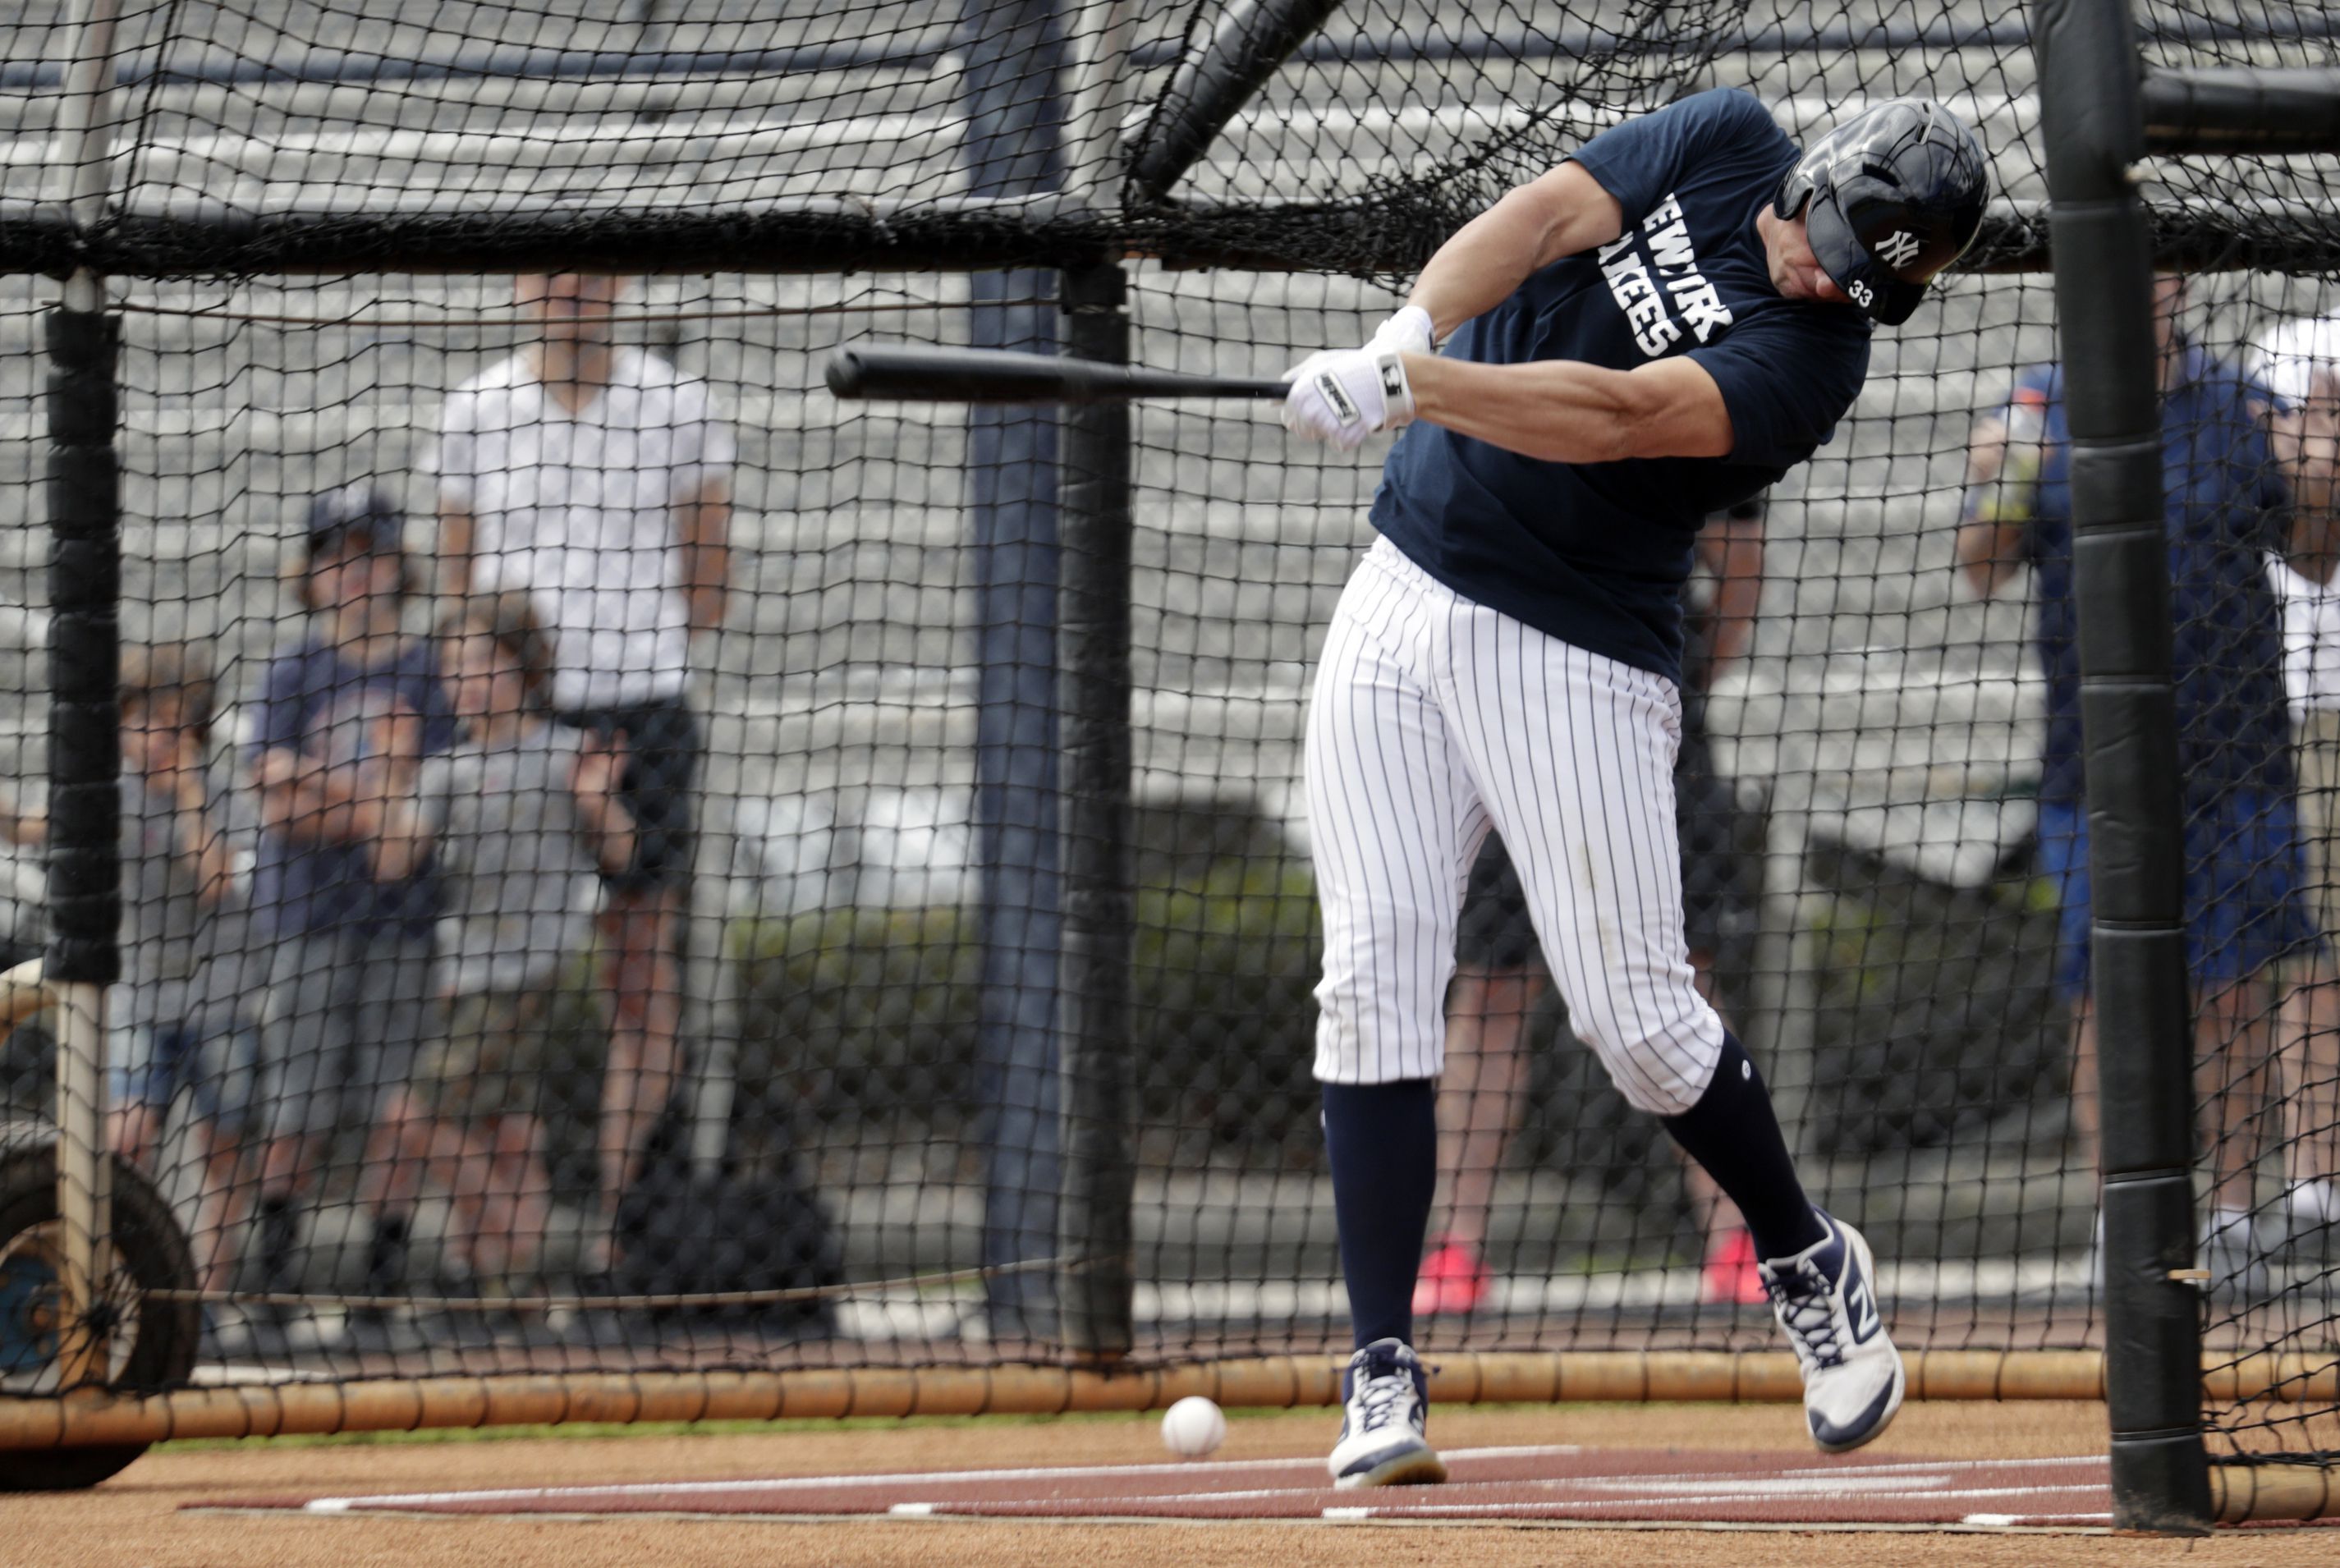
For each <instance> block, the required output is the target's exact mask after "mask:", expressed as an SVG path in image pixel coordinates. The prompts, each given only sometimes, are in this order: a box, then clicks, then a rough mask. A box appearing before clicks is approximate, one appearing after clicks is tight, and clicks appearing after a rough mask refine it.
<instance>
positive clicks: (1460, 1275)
mask: <svg viewBox="0 0 2340 1568" xmlns="http://www.w3.org/2000/svg"><path fill="white" fill-rule="evenodd" d="M1486 1296H1487V1265H1485V1264H1484V1263H1482V1262H1481V1261H1480V1258H1479V1253H1478V1249H1476V1248H1475V1247H1473V1246H1472V1245H1470V1244H1469V1243H1468V1242H1461V1241H1457V1240H1455V1239H1454V1238H1453V1236H1443V1237H1441V1238H1440V1239H1439V1243H1438V1245H1437V1246H1436V1247H1435V1248H1434V1249H1433V1251H1432V1252H1431V1255H1429V1256H1428V1257H1425V1258H1423V1260H1422V1273H1421V1274H1419V1275H1416V1276H1415V1278H1414V1282H1413V1315H1415V1316H1416V1317H1437V1316H1441V1315H1460V1314H1462V1313H1466V1312H1476V1311H1478V1310H1479V1304H1480V1303H1481V1302H1482V1301H1483V1300H1485V1299H1486Z"/></svg>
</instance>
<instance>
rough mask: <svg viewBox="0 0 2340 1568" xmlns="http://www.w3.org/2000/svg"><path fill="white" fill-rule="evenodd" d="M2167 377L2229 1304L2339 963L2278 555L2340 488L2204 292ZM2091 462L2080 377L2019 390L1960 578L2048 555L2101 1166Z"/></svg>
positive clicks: (2067, 902)
mask: <svg viewBox="0 0 2340 1568" xmlns="http://www.w3.org/2000/svg"><path fill="white" fill-rule="evenodd" d="M2155 307H2156V308H2155V312H2154V323H2155V329H2156V333H2157V339H2158V346H2159V349H2160V355H2159V362H2160V368H2161V387H2160V392H2161V410H2162V420H2161V428H2162V475H2163V480H2162V482H2163V492H2164V494H2165V496H2166V514H2167V515H2166V527H2167V532H2168V536H2169V568H2170V571H2169V576H2170V603H2169V610H2170V616H2171V621H2172V628H2173V639H2174V647H2173V649H2172V664H2173V668H2174V673H2175V676H2176V709H2177V713H2176V718H2177V726H2178V766H2179V777H2180V779H2182V781H2183V786H2184V802H2183V803H2184V809H2185V814H2186V826H2185V839H2186V843H2185V851H2186V886H2185V910H2186V965H2187V968H2188V970H2189V971H2190V978H2191V980H2192V982H2193V987H2194V995H2195V1007H2196V1045H2195V1057H2196V1062H2197V1063H2198V1064H2199V1067H2200V1074H2201V1086H2200V1092H2201V1093H2202V1094H2203V1095H2204V1096H2206V1097H2209V1098H2211V1099H2214V1100H2215V1101H2216V1104H2217V1106H2218V1107H2219V1112H2218V1116H2219V1117H2220V1125H2217V1126H2210V1127H2207V1128H2206V1131H2207V1132H2208V1133H2209V1135H2210V1136H2211V1138H2212V1144H2213V1147H2212V1154H2211V1164H2212V1167H2213V1176H2212V1184H2211V1188H2210V1192H2209V1195H2208V1203H2207V1205H2206V1212H2205V1214H2204V1216H2203V1226H2202V1252H2203V1257H2204V1265H2205V1266H2206V1268H2207V1269H2208V1270H2209V1272H2210V1275H2211V1288H2212V1290H2213V1291H2214V1292H2215V1293H2216V1294H2218V1295H2226V1296H2243V1297H2250V1296H2256V1295H2259V1294H2260V1293H2261V1292H2263V1291H2264V1290H2265V1288H2266V1284H2267V1275H2266V1266H2265V1260H2264V1252H2263V1249H2262V1247H2261V1245H2260V1244H2259V1243H2260V1238H2259V1237H2258V1236H2257V1234H2256V1222H2255V1220H2254V1218H2253V1216H2254V1214H2255V1212H2256V1209H2257V1208H2258V1200H2257V1196H2256V1174H2257V1173H2256V1166H2257V1164H2258V1159H2259V1156H2260V1152H2261V1149H2260V1144H2261V1139H2262V1137H2263V1124H2264V1123H2265V1122H2266V1119H2267V1118H2266V1116H2265V1114H2264V1112H2265V1107H2263V1105H2262V1104H2261V1100H2262V1098H2263V1096H2264V1093H2265V1089H2266V1078H2267V1075H2268V1073H2269V1072H2270V1070H2271V1067H2272V1066H2273V1062H2274V1058H2275V1056H2276V1038H2275V1021H2276V1018H2277V1017H2278V1016H2279V1014H2280V1013H2282V1012H2284V1011H2285V1010H2288V1009H2290V1008H2291V1007H2293V1005H2294V1004H2295V1001H2296V999H2297V998H2296V992H2297V991H2298V989H2299V987H2300V985H2301V983H2302V982H2303V981H2305V980H2307V979H2309V978H2311V977H2312V976H2313V974H2314V973H2315V970H2316V969H2317V968H2319V967H2320V966H2321V963H2322V961H2323V953H2322V948H2323V942H2322V938H2321V936H2320V934H2319V933H2318V931H2317V929H2316V926H2315V920H2314V918H2313V917H2312V916H2311V914H2310V913H2309V910H2308V907H2307V904H2306V901H2305V898H2304V897H2303V894H2302V886H2301V885H2302V881H2303V874H2304V867H2303V865H2302V863H2301V855H2300V833H2299V822H2298V817H2297V811H2296V805H2295V799H2294V794H2293V786H2294V777H2293V769H2292V757H2291V734H2290V721H2289V717H2288V714H2287V712H2286V709H2285V690H2284V678H2283V643H2282V631H2281V626H2282V621H2281V612H2280V610H2279V607H2278V606H2277V604H2276V599H2275V595H2274V591H2273V590H2272V589H2271V588H2270V586H2269V585H2268V582H2267V580H2266V571H2265V562H2266V559H2267V557H2268V556H2269V555H2271V554H2285V553H2288V552H2289V551H2291V549H2292V548H2293V545H2294V535H2293V531H2292V529H2291V526H2290V524H2291V521H2292V517H2293V513H2294V509H2295V498H2296V497H2297V496H2299V495H2300V494H2301V493H2302V492H2303V491H2306V490H2311V489H2314V490H2322V491H2328V489H2329V485H2330V475H2329V472H2328V469H2329V458H2328V455H2327V456H2326V457H2325V458H2324V459H2322V460H2321V461H2322V462H2323V466H2324V468H2325V470H2326V471H2325V473H2323V474H2322V475H2321V476H2320V477H2319V476H2317V475H2315V474H2311V473H2309V472H2307V471H2305V469H2304V468H2303V466H2302V464H2303V461H2304V460H2305V458H2306V457H2307V456H2308V454H2305V453H2303V452H2297V451H2295V452H2293V453H2292V456H2291V458H2290V460H2289V461H2285V459H2284V457H2283V456H2282V455H2281V454H2279V453H2278V452H2277V451H2276V447H2275V445H2274V443H2273V442H2271V440H2270V422H2269V415H2270V412H2271V411H2272V410H2274V409H2276V408H2277V407H2278V406H2279V403H2280V400H2278V399H2276V398H2275V397H2273V396H2272V395H2271V394H2269V392H2267V391H2266V389H2265V388H2263V387H2261V386H2259V385H2257V384H2256V383H2255V382H2252V381H2250V380H2248V379H2247V378H2246V376H2244V375H2243V374H2242V373H2241V372H2238V371H2237V370H2236V369H2234V368H2233V367H2231V366H2228V365H2226V364H2222V363H2221V362H2218V361H2217V360H2216V359H2214V358H2213V357H2212V356H2210V355H2209V354H2208V353H2206V352H2204V351H2202V350H2201V349H2200V348H2198V347H2196V345H2194V344H2193V343H2191V342H2188V341H2187V339H2186V334H2185V333H2184V332H2183V331H2182V330H2181V319H2182V317H2183V314H2184V313H2185V311H2186V284H2185V280H2184V279H2182V278H2179V277H2176V276H2163V277H2160V278H2157V280H2156V282H2155ZM2072 488H2073V487H2072V452H2071V442H2070V432H2069V429H2068V426H2067V422H2066V414H2065V409H2064V394H2063V378H2062V375H2061V372H2059V371H2058V370H2057V369H2056V368H2054V367H2040V368H2036V369H2033V370H2030V371H2028V372H2024V373H2023V374H2022V375H2021V376H2019V377H2018V379H2017V382H2016V384H2015V386H2014V387H2013V389H2012V390H2011V392H2009V395H2008V402H2007V403H2006V404H2005V405H2004V406H2003V407H2002V408H2000V409H1999V410H1998V411H1997V412H1993V413H1992V414H1990V415H1988V416H1986V417H1985V418H1984V419H1982V420H1981V421H1979V422H1978V423H1977V425H1976V427H1975V429H1974V432H1973V435H1972V437H1971V440H1970V442H1969V448H1968V487H1967V498H1966V507H1965V513H1964V518H1963V521H1961V523H1960V526H1959V530H1958V564H1959V566H1960V567H1961V569H1962V570H1963V571H1964V572H1965V573H1966V576H1967V578H1968V581H1969V582H1970V583H1971V584H1972V586H1973V587H1974V588H1975V589H1976V590H1977V591H1978V593H1981V594H1984V595H1988V594H1991V593H1994V592H1997V591H1998V590H2000V589H2001V588H2003V587H2005V586H2006V585H2007V584H2008V582H2009V581H2013V580H2014V578H2015V576H2016V574H2017V571H2018V568H2019V567H2021V566H2022V565H2023V564H2024V563H2026V562H2027V561H2028V563H2029V564H2030V565H2031V566H2032V568H2033V569H2034V571H2035V572H2036V581H2035V585H2034V588H2033V598H2034V599H2035V600H2036V601H2037V603H2038V631H2037V639H2038V649H2039V656H2040V662H2041V664H2042V665H2043V666H2044V667H2045V672H2046V674H2047V677H2048V733H2047V743H2046V747H2045V751H2044V757H2043V769H2042V777H2041V782H2040V789H2039V797H2040V799H2039V859H2040V865H2041V869H2042V871H2043V872H2044V874H2045V875H2046V876H2047V877H2048V878H2049V879H2050V881H2052V882H2053V883H2054V884H2055V885H2056V887H2057V889H2058V891H2059V893H2060V895H2061V905H2062V928H2061V932H2060V941H2059V952H2058V960H2059V961H2058V964H2057V984H2058V987H2059V988H2060V989H2061V990H2062V991H2063V992H2064V994H2065V995H2066V997H2067V998H2069V1000H2070V1001H2071V1003H2072V1006H2073V1011H2074V1017H2075V1023H2076V1028H2075V1036H2076V1049H2077V1064H2076V1067H2075V1072H2074V1077H2073V1093H2072V1106H2073V1114H2074V1120H2075V1123H2076V1127H2077V1132H2078V1134H2079V1137H2080V1140H2081V1142H2082V1145H2083V1146H2084V1148H2085V1151H2086V1155H2087V1157H2088V1158H2089V1159H2090V1160H2091V1161H2093V1160H2094V1158H2095V1156H2096V1154H2097V1125H2098V1121H2097V1118H2098V1107H2097V1095H2096V1064H2095V1057H2096V1049H2097V1027H2096V1014H2095V1008H2094V1006H2093V1002H2092V999H2091V997H2090V996H2089V992H2088V948H2089V924H2090V908H2089V892H2088V823H2087V809H2086V805H2087V802H2086V799H2085V797H2084V794H2083V789H2082V775H2081V752H2082V748H2081V734H2080V673H2079V653H2078V647H2077V637H2076V631H2075V625H2076V622H2075V611H2074V606H2073V591H2072V551H2073V541H2072Z"/></svg>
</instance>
